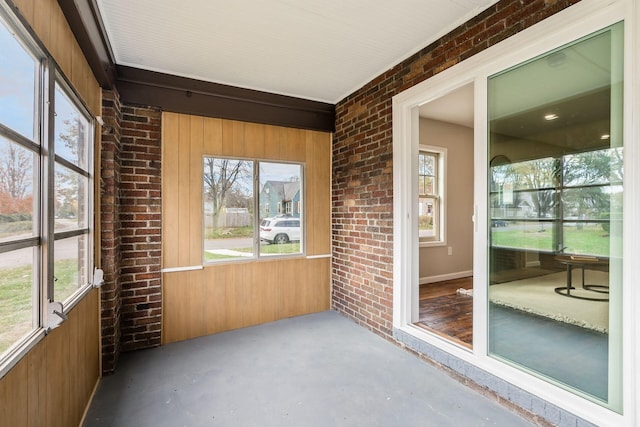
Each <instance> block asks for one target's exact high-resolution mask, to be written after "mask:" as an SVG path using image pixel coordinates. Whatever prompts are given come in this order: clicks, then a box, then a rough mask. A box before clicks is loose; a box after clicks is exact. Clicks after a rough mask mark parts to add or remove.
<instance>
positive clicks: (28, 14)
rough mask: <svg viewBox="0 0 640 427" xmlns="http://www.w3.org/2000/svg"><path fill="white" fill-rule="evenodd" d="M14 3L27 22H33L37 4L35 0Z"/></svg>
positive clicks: (21, 0)
mask: <svg viewBox="0 0 640 427" xmlns="http://www.w3.org/2000/svg"><path fill="white" fill-rule="evenodd" d="M13 3H14V4H15V5H16V7H17V8H18V10H19V11H20V13H21V14H22V16H24V18H25V19H26V20H27V22H29V23H32V22H33V19H34V17H33V15H34V12H35V11H34V9H35V3H36V2H34V1H33V0H14V1H13Z"/></svg>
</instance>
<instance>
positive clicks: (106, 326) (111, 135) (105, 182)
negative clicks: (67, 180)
mask: <svg viewBox="0 0 640 427" xmlns="http://www.w3.org/2000/svg"><path fill="white" fill-rule="evenodd" d="M102 119H103V120H104V126H103V127H102V147H101V154H100V156H101V160H100V169H101V172H100V173H101V180H100V204H101V207H100V222H101V226H100V233H101V235H100V239H101V242H100V244H101V253H100V256H101V266H102V270H103V271H104V284H103V285H102V288H101V289H100V294H101V298H100V300H101V311H100V316H101V329H102V371H103V372H104V373H110V372H113V370H114V369H115V367H116V363H117V362H118V356H119V354H120V310H121V308H122V304H121V301H120V290H121V285H120V264H121V259H122V257H121V254H120V195H119V188H120V152H121V150H122V147H121V144H120V138H121V131H120V125H121V121H122V112H121V110H120V99H119V97H118V93H117V92H116V91H103V92H102Z"/></svg>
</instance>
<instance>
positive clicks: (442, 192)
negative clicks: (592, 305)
mask: <svg viewBox="0 0 640 427" xmlns="http://www.w3.org/2000/svg"><path fill="white" fill-rule="evenodd" d="M422 153H425V154H427V155H430V156H433V157H435V158H436V162H437V163H436V171H435V178H434V179H435V183H434V193H435V194H434V195H433V196H428V195H423V194H420V190H419V188H420V186H419V183H418V185H417V187H416V194H417V197H418V204H419V203H420V199H421V198H431V199H432V200H433V201H434V202H433V212H434V220H433V227H434V230H435V233H434V236H428V237H420V236H419V237H418V242H419V246H420V247H421V248H425V247H434V246H445V245H446V244H447V194H446V188H447V148H446V147H437V146H434V145H425V144H420V145H419V147H418V156H417V158H418V161H419V158H420V155H421V154H422ZM419 173H420V172H419V168H418V174H417V175H416V182H418V180H419V178H420V175H419Z"/></svg>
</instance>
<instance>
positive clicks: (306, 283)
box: [162, 113, 331, 343]
mask: <svg viewBox="0 0 640 427" xmlns="http://www.w3.org/2000/svg"><path fill="white" fill-rule="evenodd" d="M162 150H163V151H162V226H163V237H162V253H163V255H162V259H163V268H177V267H193V266H201V265H202V233H203V231H202V223H203V218H202V216H203V214H202V211H203V209H202V188H203V183H202V169H203V156H204V155H213V156H215V155H218V156H231V157H238V158H248V159H254V158H255V159H262V160H281V161H296V162H303V163H304V165H305V180H304V186H305V188H304V191H305V193H304V194H305V195H304V197H305V209H306V212H305V214H306V224H307V225H306V257H305V256H302V255H301V256H299V257H292V258H277V259H270V260H260V261H255V260H254V261H242V262H237V263H224V264H217V265H211V264H209V265H207V266H205V267H204V268H203V269H199V270H193V271H181V272H171V273H164V274H163V278H162V280H163V311H162V312H163V326H162V331H163V342H164V343H169V342H173V341H179V340H183V339H188V338H193V337H197V336H202V335H207V334H211V333H215V332H221V331H226V330H231V329H236V328H241V327H245V326H250V325H256V324H259V323H264V322H269V321H273V320H277V319H282V318H286V317H291V316H295V315H301V314H306V313H313V312H318V311H322V310H327V309H328V308H329V305H330V258H329V255H330V253H331V228H330V227H331V212H330V209H331V206H330V204H331V199H330V193H331V134H329V133H325V132H316V131H305V130H299V129H290V128H283V127H276V126H268V125H260V124H253V123H244V122H237V121H229V120H221V119H214V118H206V117H199V116H189V115H182V114H175V113H164V114H163V116H162Z"/></svg>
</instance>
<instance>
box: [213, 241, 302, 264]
mask: <svg viewBox="0 0 640 427" xmlns="http://www.w3.org/2000/svg"><path fill="white" fill-rule="evenodd" d="M233 250H234V251H237V252H243V253H247V254H250V253H253V248H236V249H233ZM297 253H300V242H296V243H283V244H281V245H260V255H286V254H297ZM238 258H240V257H237V256H233V255H220V254H212V253H211V252H208V251H205V252H204V260H205V261H216V260H221V259H238Z"/></svg>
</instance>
